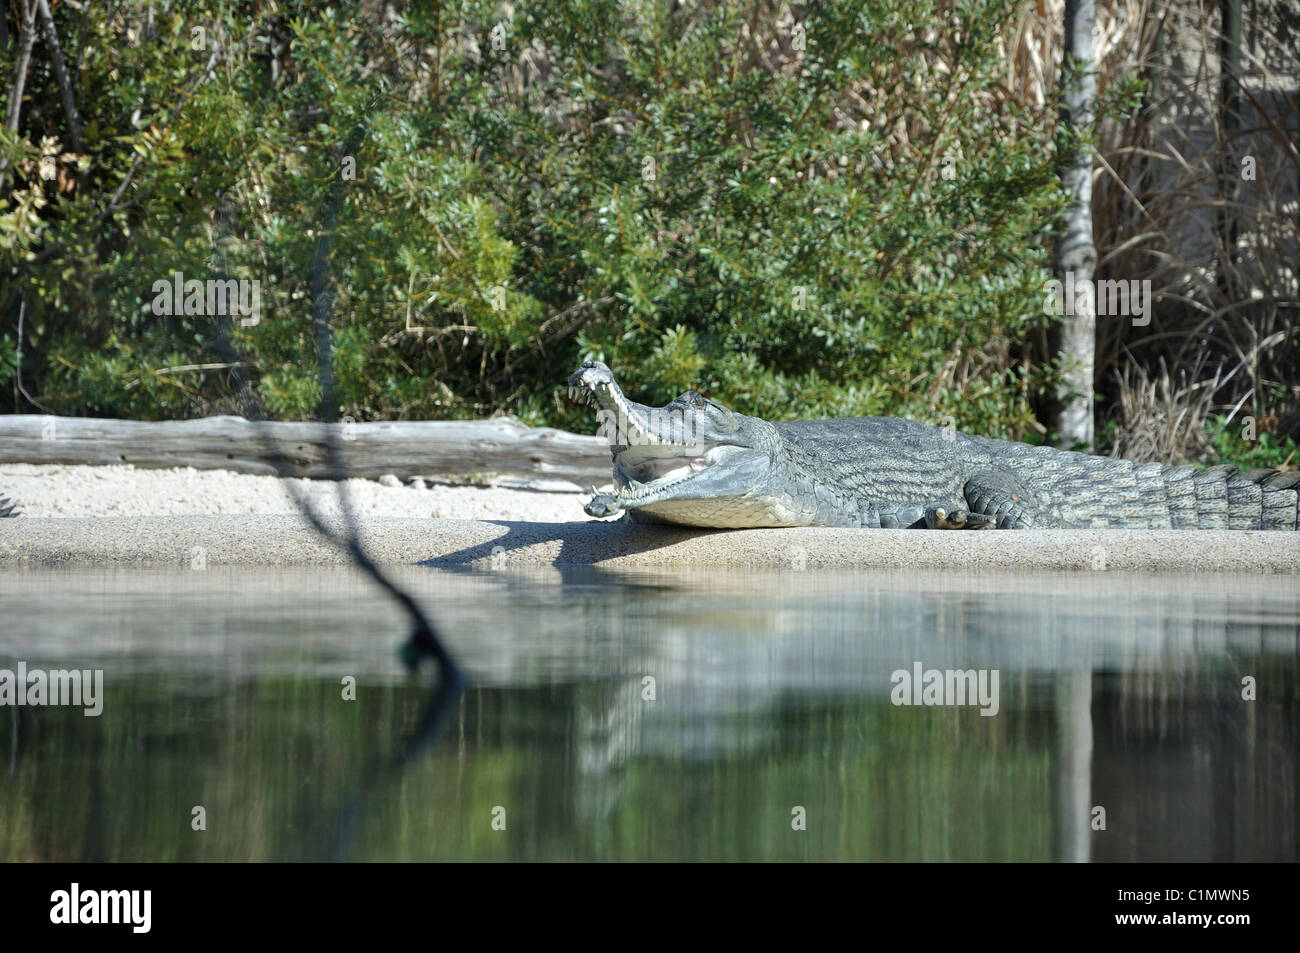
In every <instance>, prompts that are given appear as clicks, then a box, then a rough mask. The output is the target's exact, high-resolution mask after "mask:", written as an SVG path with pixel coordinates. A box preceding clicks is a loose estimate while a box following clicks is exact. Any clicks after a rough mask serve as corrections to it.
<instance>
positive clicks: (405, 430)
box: [0, 414, 610, 488]
mask: <svg viewBox="0 0 1300 953" xmlns="http://www.w3.org/2000/svg"><path fill="white" fill-rule="evenodd" d="M264 426H265V427H266V428H269V429H270V432H271V434H272V435H273V436H274V438H275V440H276V442H277V444H278V446H279V449H280V452H281V453H283V454H285V455H286V456H287V458H288V461H289V464H290V466H291V467H292V470H293V475H294V476H300V477H317V478H329V477H331V476H333V474H332V473H331V471H330V469H329V467H328V465H327V464H326V450H325V447H326V429H325V428H326V427H328V426H334V427H337V428H338V430H339V436H340V438H341V439H340V440H339V447H340V448H341V450H342V453H343V460H344V464H345V465H346V468H347V473H348V475H349V476H355V477H378V476H383V475H384V474H388V473H391V474H393V475H394V476H397V477H414V476H441V475H464V474H469V473H494V474H510V475H518V476H529V477H545V478H549V479H558V480H568V481H569V482H571V483H577V484H579V485H581V486H583V487H584V488H585V487H587V486H591V485H600V484H603V483H607V482H609V478H610V452H609V445H608V444H607V443H606V442H605V440H603V439H602V438H600V437H583V436H579V435H578V434H572V433H568V432H566V431H563V430H552V429H550V428H534V427H528V426H526V425H524V424H521V423H519V422H518V421H517V420H512V419H510V418H508V417H497V418H493V419H492V420H465V421H393V422H385V423H342V424H332V425H330V424H318V423H278V422H277V423H268V424H265V425H264ZM2 463H68V464H124V463H129V464H131V465H133V466H136V467H144V468H158V467H186V466H189V467H194V468H196V469H200V470H235V471H237V472H240V473H264V474H274V473H275V472H276V471H275V467H274V466H273V465H272V464H271V455H270V454H269V453H268V451H267V448H266V444H265V441H264V439H263V430H261V429H259V428H257V427H255V426H254V425H253V424H252V423H250V422H249V421H247V420H245V419H244V418H243V417H205V418H202V419H199V420H175V421H162V422H157V423H153V422H147V421H139V420H104V419H97V418H92V417H46V416H40V415H32V414H13V415H9V416H0V464H2Z"/></svg>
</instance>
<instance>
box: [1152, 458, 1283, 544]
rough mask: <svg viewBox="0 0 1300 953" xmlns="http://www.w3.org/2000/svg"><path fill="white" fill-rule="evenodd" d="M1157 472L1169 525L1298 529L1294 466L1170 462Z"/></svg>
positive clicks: (1208, 527) (1181, 526)
mask: <svg viewBox="0 0 1300 953" xmlns="http://www.w3.org/2000/svg"><path fill="white" fill-rule="evenodd" d="M1162 476H1163V478H1164V479H1163V482H1164V485H1165V497H1166V499H1167V500H1168V504H1169V517H1170V521H1171V523H1172V525H1173V528H1174V529H1279V530H1282V529H1288V530H1300V472H1292V473H1283V472H1280V471H1278V470H1238V469H1237V468H1236V467H1233V466H1217V467H1209V468H1208V469H1205V470H1197V469H1195V468H1194V467H1173V468H1171V469H1169V470H1166V471H1165V472H1164V473H1163V474H1162Z"/></svg>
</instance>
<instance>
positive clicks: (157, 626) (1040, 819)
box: [0, 567, 1300, 861]
mask: <svg viewBox="0 0 1300 953" xmlns="http://www.w3.org/2000/svg"><path fill="white" fill-rule="evenodd" d="M398 575H399V578H400V581H401V582H402V583H403V584H404V585H405V586H406V587H407V588H408V589H409V590H410V591H411V592H412V593H414V594H415V595H416V596H417V597H418V598H419V600H420V601H421V603H422V604H423V605H425V606H426V607H427V608H428V610H429V612H430V614H431V616H432V617H433V618H434V619H435V620H436V622H437V624H438V625H439V626H440V627H441V628H442V630H443V632H444V634H445V635H446V637H447V639H448V641H449V642H450V643H451V645H452V648H453V649H454V651H455V652H456V654H457V655H458V657H459V658H460V659H462V660H463V662H464V664H465V666H466V667H467V668H468V670H469V672H470V674H471V676H472V678H473V686H472V688H471V689H470V691H469V693H468V694H467V695H466V696H465V697H464V698H463V700H462V701H461V703H460V705H459V707H458V708H457V710H456V711H455V713H454V715H453V716H452V719H451V724H450V728H449V730H448V731H447V733H446V734H445V735H444V736H443V738H442V739H441V741H440V742H439V743H438V744H437V745H436V746H435V747H433V748H432V749H430V750H428V751H426V752H425V753H424V754H423V755H421V756H420V757H418V758H417V759H416V760H414V761H413V762H412V763H410V764H409V765H408V766H407V767H406V768H405V769H404V770H403V771H401V772H400V773H398V774H396V775H384V774H382V773H380V772H379V771H377V767H378V766H380V765H383V764H384V763H386V762H387V761H389V760H390V759H391V758H392V757H393V756H394V754H395V753H396V752H398V751H399V750H400V748H401V744H402V741H403V739H404V738H406V737H407V736H408V735H409V734H410V732H411V731H412V730H413V729H414V727H415V725H416V724H417V722H418V719H419V717H420V714H421V711H422V710H423V707H424V705H425V704H426V702H427V700H428V698H429V696H430V684H431V672H429V671H425V672H424V673H423V675H422V677H414V678H413V677H410V676H408V675H407V673H406V671H405V669H404V668H403V666H402V665H401V662H400V660H399V657H398V649H399V647H400V645H401V643H402V642H403V641H404V639H405V637H406V635H407V629H406V623H405V621H404V619H403V617H402V615H401V614H400V612H399V611H398V610H397V609H396V608H395V606H394V605H393V604H392V603H391V601H389V600H388V599H386V598H385V597H384V596H383V595H382V594H381V593H380V592H379V591H378V590H377V589H375V588H374V586H373V585H372V584H370V583H369V582H368V581H367V580H365V579H364V578H363V577H361V576H360V575H358V574H355V573H353V572H351V571H348V570H336V569H318V568H313V569H259V570H230V569H217V568H210V569H208V570H207V571H204V572H189V571H170V570H167V571H164V570H148V569H135V570H111V571H108V570H106V571H85V570H81V571H46V570H41V571H37V570H32V571H26V572H21V571H14V572H6V573H0V669H4V668H8V669H11V670H16V669H17V665H18V663H19V662H20V661H21V662H24V663H26V665H27V666H28V668H29V669H30V668H38V667H43V668H47V669H59V668H73V667H75V668H78V669H102V670H103V672H104V695H105V697H104V702H103V705H104V708H103V713H102V715H100V716H99V717H85V716H84V715H83V714H82V712H81V710H80V709H78V708H52V707H43V708H36V707H25V708H17V707H0V860H5V861H12V860H96V861H98V860H282V859H310V858H318V857H329V856H342V857H346V858H349V859H361V860H388V859H401V860H431V859H446V860H452V859H456V860H459V859H475V860H644V859H648V860H682V859H692V860H693V859H700V860H767V859H787V860H822V859H828V860H1029V861H1042V860H1256V859H1258V860H1295V859H1297V854H1298V853H1300V847H1298V838H1297V821H1298V818H1300V807H1298V802H1297V787H1298V783H1297V774H1296V755H1297V747H1298V745H1297V742H1298V740H1300V737H1298V736H1300V727H1298V726H1300V688H1298V681H1300V679H1298V664H1297V662H1298V656H1300V583H1298V582H1297V580H1296V579H1294V578H1284V577H1277V578H1259V577H1232V576H1212V577H1209V576H1207V577H1173V578H1169V577H1154V576H1138V575H1132V576H1127V575H1117V574H1110V573H1098V574H1095V575H1089V576H1079V575H1068V576H1067V575H1042V576H1032V575H1021V576H1008V575H978V576H972V575H962V574H932V575H927V574H918V573H907V574H902V573H896V574H891V573H854V574H844V575H836V574H827V573H816V574H813V573H800V572H785V573H743V572H725V573H724V572H718V573H707V572H692V573H688V574H682V575H661V574H654V575H649V574H647V575H628V574H624V573H619V574H615V573H608V572H601V571H598V570H591V569H574V570H555V571H551V572H548V573H540V574H535V575H524V574H518V573H514V572H501V573H478V574H471V573H448V572H442V571H437V570H433V569H427V568H420V567H411V568H409V569H404V570H401V571H400V572H399V574H398ZM916 663H920V664H921V666H922V669H923V670H925V669H939V670H947V669H953V670H968V669H971V670H976V671H977V672H979V671H980V670H983V672H984V674H985V677H986V679H987V678H988V677H989V676H990V675H991V673H996V675H997V679H998V681H997V686H998V697H997V703H998V705H997V712H996V714H991V715H981V713H980V709H979V707H978V706H971V705H960V706H956V705H947V706H939V705H913V706H904V705H895V704H893V703H892V702H891V692H892V691H894V690H895V686H896V682H895V678H894V673H895V672H898V671H900V670H901V671H906V672H909V673H910V672H912V671H913V669H914V666H915V665H916ZM352 679H355V685H356V688H355V696H356V697H355V700H349V699H348V698H345V697H344V696H345V694H346V693H347V692H346V689H345V685H346V683H348V682H349V681H350V680H352ZM1243 680H1245V682H1243ZM986 685H991V682H990V681H986ZM1250 685H1253V686H1254V695H1255V697H1254V699H1253V700H1247V699H1243V697H1242V696H1243V692H1246V694H1249V691H1247V687H1249V686H1250ZM1244 686H1246V687H1244ZM196 807H201V808H202V809H203V812H204V814H205V818H206V830H201V831H196V830H193V829H192V828H193V823H194V821H193V818H194V817H195V808H196ZM342 818H354V819H355V820H354V822H353V823H350V824H346V825H345V824H343V823H342V822H341V819H342ZM801 819H802V824H803V826H804V829H802V830H799V829H795V828H796V827H798V826H799V825H800V822H801ZM1102 825H1104V829H1102ZM500 827H504V830H502V829H498V828H500ZM340 830H345V831H346V832H347V833H346V835H345V836H342V837H340V835H339V831H340Z"/></svg>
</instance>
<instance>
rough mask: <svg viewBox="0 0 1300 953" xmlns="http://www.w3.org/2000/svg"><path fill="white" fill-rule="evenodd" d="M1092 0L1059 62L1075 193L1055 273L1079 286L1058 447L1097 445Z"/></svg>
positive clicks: (1067, 319)
mask: <svg viewBox="0 0 1300 953" xmlns="http://www.w3.org/2000/svg"><path fill="white" fill-rule="evenodd" d="M1096 21H1097V10H1096V6H1095V3H1094V0H1066V2H1065V55H1064V57H1063V61H1062V64H1061V81H1062V84H1063V87H1064V88H1063V96H1062V103H1061V129H1062V138H1061V141H1062V142H1064V143H1067V144H1068V148H1069V150H1070V151H1069V153H1068V154H1067V155H1066V156H1065V157H1064V161H1065V166H1064V170H1063V171H1062V173H1061V183H1062V184H1063V185H1064V186H1065V189H1066V191H1067V192H1068V193H1069V195H1070V206H1069V209H1068V210H1067V212H1066V218H1065V226H1064V229H1063V230H1062V233H1061V235H1060V237H1059V238H1058V240H1057V243H1056V277H1057V280H1059V281H1060V282H1061V284H1062V286H1063V287H1065V288H1070V289H1075V291H1076V293H1075V294H1073V295H1070V296H1069V297H1068V298H1067V300H1066V301H1065V313H1064V315H1063V316H1062V318H1061V333H1060V342H1061V350H1060V354H1061V369H1062V380H1061V387H1060V390H1059V391H1058V394H1059V397H1060V403H1061V411H1060V416H1059V417H1058V419H1057V429H1058V430H1059V432H1060V446H1062V447H1065V448H1074V447H1076V446H1081V445H1082V446H1088V447H1091V446H1092V443H1093V433H1094V431H1093V419H1092V410H1093V368H1094V364H1095V356H1096V347H1097V310H1096V295H1095V294H1094V293H1093V287H1094V286H1093V277H1094V273H1095V271H1096V268H1097V249H1096V247H1095V246H1094V245H1093V241H1092V158H1093V150H1092V146H1091V136H1092V124H1093V119H1094V117H1095V115H1096V110H1097V77H1096V72H1095V69H1096V64H1095V63H1094V55H1093V44H1092V29H1093V25H1094V24H1095V23H1096Z"/></svg>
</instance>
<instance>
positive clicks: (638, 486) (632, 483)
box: [627, 480, 645, 493]
mask: <svg viewBox="0 0 1300 953" xmlns="http://www.w3.org/2000/svg"><path fill="white" fill-rule="evenodd" d="M627 485H628V486H629V487H630V488H631V489H632V492H634V493H640V492H641V491H642V490H644V489H645V484H644V483H642V482H641V481H640V480H628V481H627Z"/></svg>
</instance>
